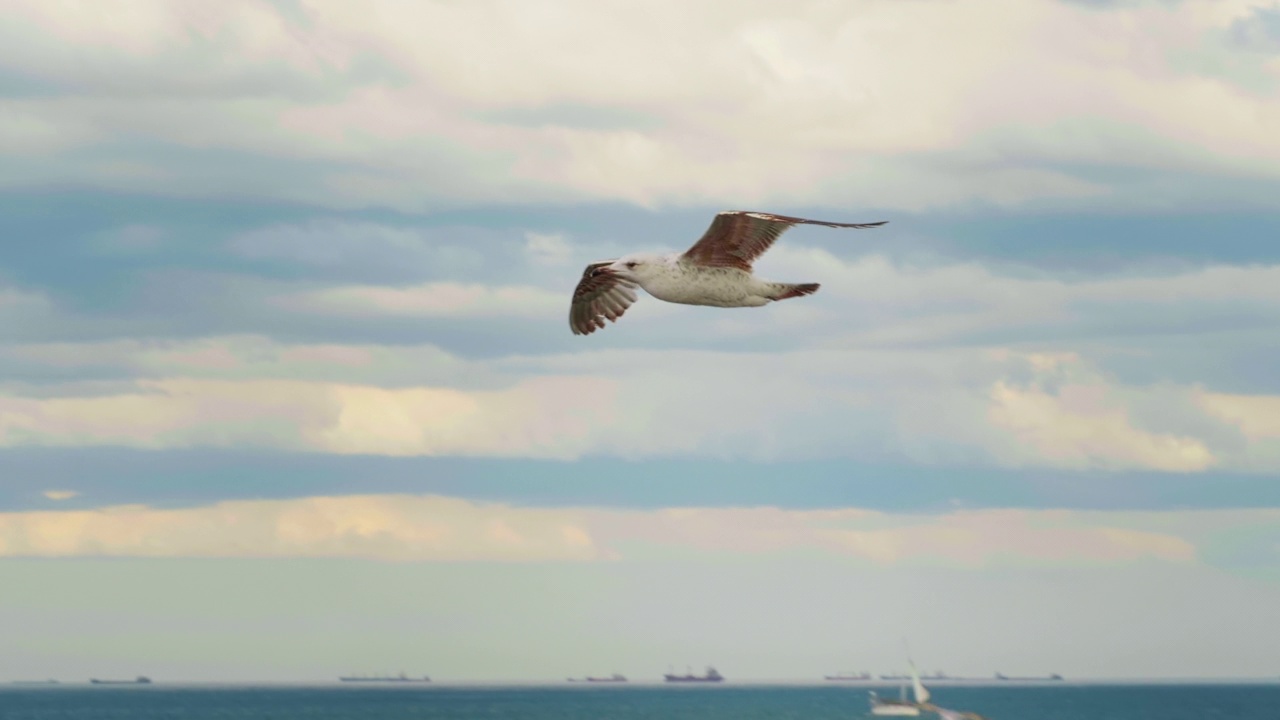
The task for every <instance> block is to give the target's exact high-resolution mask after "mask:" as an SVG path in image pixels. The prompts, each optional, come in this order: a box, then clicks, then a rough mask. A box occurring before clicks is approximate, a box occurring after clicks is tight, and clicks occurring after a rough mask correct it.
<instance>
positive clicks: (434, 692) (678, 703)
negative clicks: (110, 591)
mask: <svg viewBox="0 0 1280 720" xmlns="http://www.w3.org/2000/svg"><path fill="white" fill-rule="evenodd" d="M889 694H892V693H889ZM933 694H934V700H935V702H937V703H938V704H939V705H941V706H943V707H949V708H954V709H958V710H969V711H973V712H977V713H981V714H983V715H985V716H986V717H988V718H990V719H991V720H1209V719H1213V718H1222V719H1223V720H1280V683H1277V684H1274V685H1263V684H1254V685H1218V684H1215V685H1087V684H1063V685H1054V686H1047V687H1046V686H1019V687H986V686H970V687H940V688H937V689H934V690H933ZM871 717H872V716H871V714H870V713H869V712H868V709H867V690H866V688H864V687H856V686H820V687H809V686H736V687H735V686H733V685H722V686H714V687H706V686H697V687H669V686H625V687H622V686H609V687H599V686H573V687H507V688H489V687H486V688H476V687H470V688H468V687H443V686H442V687H418V688H402V687H378V688H369V687H361V688H352V687H343V686H337V687H319V686H317V687H230V686H204V687H200V686H185V687H173V686H170V687H166V686H164V685H163V684H157V685H152V686H149V687H111V688H107V687H85V686H53V687H48V688H44V687H39V688H36V687H22V686H11V687H5V688H0V720H107V719H108V718H109V719H111V720H124V719H126V718H129V719H131V718H146V719H159V718H174V719H181V720H206V719H208V720H213V719H214V718H217V719H219V720H250V719H252V720H258V719H259V718H261V719H266V718H271V719H273V720H285V719H288V718H306V719H308V720H348V719H351V718H362V719H363V718H378V719H383V720H399V719H401V718H403V719H405V720H409V719H413V720H472V719H473V718H474V719H476V720H480V719H484V720H686V719H687V720H852V719H855V718H871ZM921 717H922V718H925V720H929V719H930V718H936V716H934V715H922V716H921Z"/></svg>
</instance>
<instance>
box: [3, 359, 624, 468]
mask: <svg viewBox="0 0 1280 720" xmlns="http://www.w3.org/2000/svg"><path fill="white" fill-rule="evenodd" d="M614 412H615V405H614V403H613V388H612V386H611V384H610V383H608V382H607V381H602V380H594V379H592V378H578V379H571V378H554V377H542V378H532V379H530V380H528V381H525V382H522V383H519V384H518V385H516V386H514V387H511V388H508V389H505V390H501V391H478V392H469V393H468V392H463V391H459V390H453V389H449V388H427V387H416V388H400V389H383V388H377V387H369V386H352V385H340V384H320V383H308V382H300V381H289V380H256V381H255V380H250V381H243V382H231V381H217V380H196V379H168V380H143V381H139V382H138V383H137V384H136V386H135V388H134V389H133V390H131V391H127V392H117V393H114V394H107V395H100V396H89V397H85V396H81V397H52V398H24V397H14V396H7V397H0V446H21V445H42V446H55V447H57V446H85V445H88V446H95V445H111V446H122V447H133V448H144V449H159V448H182V447H221V448H226V447H249V448H278V449H288V450H295V451H313V452H328V453H339V454H378V455H490V456H494V455H496V456H506V457H535V458H537V457H540V458H562V459H563V458H571V457H578V456H580V455H581V454H582V453H583V452H585V451H586V450H587V449H588V448H589V438H590V436H591V432H592V429H593V428H594V427H598V426H600V425H607V424H609V423H610V422H611V418H612V416H613V413H614ZM120 418H128V419H129V420H128V422H124V423H122V422H120Z"/></svg>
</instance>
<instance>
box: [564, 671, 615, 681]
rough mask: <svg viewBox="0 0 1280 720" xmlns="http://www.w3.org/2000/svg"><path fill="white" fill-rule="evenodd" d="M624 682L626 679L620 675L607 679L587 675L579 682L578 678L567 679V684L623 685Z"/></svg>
mask: <svg viewBox="0 0 1280 720" xmlns="http://www.w3.org/2000/svg"><path fill="white" fill-rule="evenodd" d="M626 681H627V677H626V676H625V675H622V674H620V673H614V674H612V675H610V676H609V677H591V676H590V675H588V676H587V677H585V678H583V679H581V680H579V679H578V678H569V682H589V683H624V682H626Z"/></svg>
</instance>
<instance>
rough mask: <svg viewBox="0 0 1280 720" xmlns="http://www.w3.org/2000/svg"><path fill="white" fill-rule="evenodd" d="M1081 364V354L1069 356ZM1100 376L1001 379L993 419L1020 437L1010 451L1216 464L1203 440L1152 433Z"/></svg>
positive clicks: (1038, 457)
mask: <svg viewBox="0 0 1280 720" xmlns="http://www.w3.org/2000/svg"><path fill="white" fill-rule="evenodd" d="M1063 360H1064V361H1065V362H1067V363H1072V364H1077V365H1078V359H1077V358H1064V359H1063ZM1031 361H1032V363H1033V364H1039V365H1041V366H1048V368H1049V369H1050V370H1052V369H1053V368H1054V366H1056V365H1057V364H1058V363H1059V362H1061V361H1060V360H1058V359H1056V358H1046V357H1044V356H1040V357H1036V356H1033V357H1032V358H1031ZM1117 395H1118V394H1117V393H1116V391H1115V390H1114V389H1113V388H1112V387H1110V386H1109V385H1108V384H1107V383H1106V382H1104V381H1101V380H1100V379H1098V378H1094V379H1091V380H1086V381H1084V382H1070V381H1068V382H1066V383H1062V384H1057V387H1055V388H1053V389H1052V390H1051V391H1050V390H1046V389H1045V388H1044V387H1043V386H1042V385H1041V384H1040V383H1037V382H1033V383H1031V384H1028V385H1026V386H1018V385H1015V384H1010V383H1006V382H1004V381H1000V382H997V383H996V384H995V386H994V387H993V388H992V390H991V396H992V404H991V408H990V410H989V418H990V420H991V422H992V424H994V425H996V426H998V427H1001V428H1004V429H1005V430H1007V431H1009V432H1010V433H1011V434H1012V435H1013V436H1014V437H1015V438H1016V439H1017V442H1016V444H1015V445H1014V446H1012V447H1011V448H1010V450H1011V451H1012V452H1010V455H1014V456H1016V455H1020V454H1025V456H1026V457H1027V458H1028V459H1029V460H1030V462H1032V463H1035V464H1040V463H1044V462H1046V461H1048V462H1049V463H1051V464H1053V465H1056V466H1059V467H1076V468H1093V467H1096V468H1104V469H1131V468H1145V469H1154V470H1164V471H1170V472H1194V471H1198V470H1204V469H1206V468H1208V467H1210V466H1211V465H1212V464H1213V462H1214V457H1213V453H1212V452H1211V451H1210V450H1209V448H1208V447H1206V445H1205V444H1204V443H1203V442H1201V441H1200V440H1198V439H1196V438H1192V437H1183V436H1177V435H1171V434H1163V433H1152V432H1147V431H1144V430H1141V429H1139V428H1137V427H1135V426H1134V424H1133V422H1132V418H1131V417H1130V414H1129V412H1128V411H1127V408H1126V403H1125V401H1124V399H1122V398H1120V397H1118V396H1117Z"/></svg>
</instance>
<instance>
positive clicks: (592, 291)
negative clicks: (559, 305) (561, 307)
mask: <svg viewBox="0 0 1280 720" xmlns="http://www.w3.org/2000/svg"><path fill="white" fill-rule="evenodd" d="M612 264H613V261H612V260H604V261H601V262H594V263H591V264H590V265H588V266H587V269H586V270H583V271H582V279H581V280H579V281H578V287H576V288H574V290H573V302H572V303H571V304H570V306H569V327H571V328H573V334H574V335H590V334H591V333H593V332H595V331H596V330H599V329H601V328H603V327H604V321H605V319H608V320H609V321H610V322H613V321H615V320H617V319H618V318H620V317H622V314H623V313H625V312H626V311H627V308H629V307H631V304H632V303H634V302H635V301H636V287H637V286H636V284H635V283H633V282H631V281H630V280H626V279H624V278H622V277H619V276H618V275H616V274H614V273H611V272H609V270H608V269H607V268H608V266H609V265H612Z"/></svg>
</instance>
